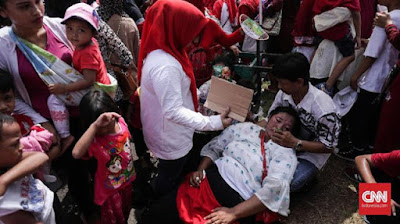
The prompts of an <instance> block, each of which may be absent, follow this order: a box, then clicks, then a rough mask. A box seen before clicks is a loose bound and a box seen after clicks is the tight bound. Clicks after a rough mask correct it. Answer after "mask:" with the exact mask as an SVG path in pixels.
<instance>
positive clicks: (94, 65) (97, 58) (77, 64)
mask: <svg viewBox="0 0 400 224" xmlns="http://www.w3.org/2000/svg"><path fill="white" fill-rule="evenodd" d="M92 42H93V44H90V45H89V46H87V47H85V48H82V49H75V51H74V55H73V57H72V63H73V64H74V68H75V69H76V70H78V71H79V72H80V73H82V71H83V69H90V70H95V71H96V82H99V83H102V84H110V83H111V82H110V79H109V78H108V76H107V68H106V65H105V64H104V61H103V57H102V56H101V52H100V49H99V44H98V43H97V41H96V39H94V38H92Z"/></svg>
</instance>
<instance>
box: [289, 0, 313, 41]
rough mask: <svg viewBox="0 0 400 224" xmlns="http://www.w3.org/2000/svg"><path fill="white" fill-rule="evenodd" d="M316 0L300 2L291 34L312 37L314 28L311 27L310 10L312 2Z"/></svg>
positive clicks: (311, 16)
mask: <svg viewBox="0 0 400 224" xmlns="http://www.w3.org/2000/svg"><path fill="white" fill-rule="evenodd" d="M315 2H316V0H303V1H302V2H301V4H300V7H299V11H297V15H296V19H295V21H294V27H293V32H292V35H293V36H295V37H299V36H308V37H313V36H314V35H315V30H314V29H313V25H312V23H313V21H312V19H313V17H314V14H313V12H312V9H313V6H314V3H315Z"/></svg>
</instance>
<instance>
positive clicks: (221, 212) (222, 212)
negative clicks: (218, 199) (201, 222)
mask: <svg viewBox="0 0 400 224" xmlns="http://www.w3.org/2000/svg"><path fill="white" fill-rule="evenodd" d="M204 219H205V220H208V221H207V222H206V223H205V224H212V223H218V224H229V223H232V222H234V221H235V220H236V219H237V217H236V215H235V213H234V211H233V209H232V208H226V207H218V208H215V209H213V210H212V213H211V214H209V215H207V216H206V217H204Z"/></svg>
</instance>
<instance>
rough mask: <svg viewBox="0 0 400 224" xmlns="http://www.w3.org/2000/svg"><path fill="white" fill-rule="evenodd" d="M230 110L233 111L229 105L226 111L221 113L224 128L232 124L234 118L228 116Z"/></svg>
mask: <svg viewBox="0 0 400 224" xmlns="http://www.w3.org/2000/svg"><path fill="white" fill-rule="evenodd" d="M230 111H231V109H230V108H229V107H228V108H226V109H225V111H224V112H222V113H221V121H222V125H224V128H226V127H228V126H229V125H231V124H232V118H230V117H228V114H229V112H230Z"/></svg>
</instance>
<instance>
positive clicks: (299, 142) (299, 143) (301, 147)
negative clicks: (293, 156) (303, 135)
mask: <svg viewBox="0 0 400 224" xmlns="http://www.w3.org/2000/svg"><path fill="white" fill-rule="evenodd" d="M294 150H296V151H302V150H303V142H302V141H301V140H299V141H298V142H297V143H296V145H295V146H294Z"/></svg>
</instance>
